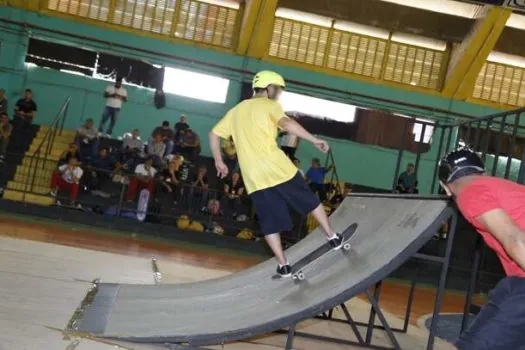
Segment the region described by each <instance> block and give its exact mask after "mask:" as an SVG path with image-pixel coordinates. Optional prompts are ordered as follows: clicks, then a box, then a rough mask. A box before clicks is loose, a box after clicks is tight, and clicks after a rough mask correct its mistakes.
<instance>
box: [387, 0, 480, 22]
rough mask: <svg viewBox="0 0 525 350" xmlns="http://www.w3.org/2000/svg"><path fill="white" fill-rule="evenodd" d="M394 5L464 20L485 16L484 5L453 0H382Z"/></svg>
mask: <svg viewBox="0 0 525 350" xmlns="http://www.w3.org/2000/svg"><path fill="white" fill-rule="evenodd" d="M382 1H384V2H390V3H393V4H397V5H401V6H407V7H414V8H418V9H420V10H426V11H432V12H438V13H443V14H446V15H451V16H458V17H464V18H479V17H482V16H483V14H484V10H483V8H484V6H483V5H473V4H467V3H464V2H459V1H452V0H425V1H421V0H382Z"/></svg>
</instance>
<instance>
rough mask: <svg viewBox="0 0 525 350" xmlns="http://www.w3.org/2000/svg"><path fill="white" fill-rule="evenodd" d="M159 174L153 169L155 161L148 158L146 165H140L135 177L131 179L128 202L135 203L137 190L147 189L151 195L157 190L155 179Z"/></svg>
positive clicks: (136, 169)
mask: <svg viewBox="0 0 525 350" xmlns="http://www.w3.org/2000/svg"><path fill="white" fill-rule="evenodd" d="M156 174H157V170H156V169H155V168H154V167H153V159H151V158H148V159H146V162H145V163H144V164H139V165H137V167H136V168H135V176H133V178H132V179H131V181H130V183H129V187H128V195H127V200H128V202H133V199H134V198H135V195H136V194H137V190H142V189H147V190H148V191H149V192H150V194H151V195H153V191H154V190H155V183H154V182H153V178H154V177H155V175H156Z"/></svg>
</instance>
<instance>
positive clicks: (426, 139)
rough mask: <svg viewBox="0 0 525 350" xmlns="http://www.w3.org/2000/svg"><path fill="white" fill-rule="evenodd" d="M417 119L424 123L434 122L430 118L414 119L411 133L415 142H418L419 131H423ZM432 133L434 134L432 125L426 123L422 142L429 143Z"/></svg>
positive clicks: (419, 137)
mask: <svg viewBox="0 0 525 350" xmlns="http://www.w3.org/2000/svg"><path fill="white" fill-rule="evenodd" d="M418 121H422V122H425V123H434V122H433V121H431V120H425V119H416V122H415V123H414V127H413V128H412V133H413V134H414V141H416V142H419V140H421V133H422V132H423V124H421V123H418ZM432 134H434V125H428V124H426V127H425V135H423V143H430V142H431V141H432Z"/></svg>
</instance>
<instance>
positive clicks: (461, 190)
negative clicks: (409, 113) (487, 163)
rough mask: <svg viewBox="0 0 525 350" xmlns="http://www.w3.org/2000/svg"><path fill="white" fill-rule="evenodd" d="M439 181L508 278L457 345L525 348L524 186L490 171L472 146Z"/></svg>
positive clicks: (442, 166) (453, 156) (443, 164)
mask: <svg viewBox="0 0 525 350" xmlns="http://www.w3.org/2000/svg"><path fill="white" fill-rule="evenodd" d="M439 180H440V184H441V186H442V187H443V189H444V190H445V191H446V193H447V194H448V195H449V196H452V198H453V199H454V201H455V202H456V203H457V205H458V208H459V210H460V211H461V213H462V214H463V216H464V217H465V219H466V220H467V221H468V222H470V223H471V224H472V225H473V226H474V228H475V229H476V231H478V232H479V234H480V235H481V236H482V237H483V239H484V241H485V243H486V244H487V245H488V246H489V247H490V248H491V249H492V250H494V251H495V252H496V254H497V255H498V257H499V260H500V261H501V264H502V265H503V268H504V270H505V273H506V275H507V276H506V277H505V278H504V279H503V280H501V281H500V282H499V283H498V285H497V286H496V287H495V288H494V289H493V290H492V291H491V292H490V294H489V300H488V302H487V304H486V305H485V306H484V307H483V308H482V309H481V312H480V313H479V314H478V315H477V317H476V319H475V320H474V322H473V324H472V325H471V326H470V327H469V328H468V329H467V330H466V331H465V332H463V333H462V334H461V335H460V337H459V339H458V341H457V343H456V347H457V348H458V349H460V350H467V349H468V350H470V349H476V350H481V349H491V350H496V349H524V348H525V186H522V185H519V184H517V183H514V182H511V181H508V180H505V179H500V178H496V177H492V176H487V175H486V173H485V168H484V164H483V162H482V160H481V159H480V158H479V157H478V155H477V154H476V153H474V152H473V151H471V150H470V149H468V148H461V149H458V150H456V151H453V152H452V153H450V154H448V155H447V156H446V157H445V158H443V159H442V160H441V161H440V163H439Z"/></svg>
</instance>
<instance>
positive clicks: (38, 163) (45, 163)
mask: <svg viewBox="0 0 525 350" xmlns="http://www.w3.org/2000/svg"><path fill="white" fill-rule="evenodd" d="M21 165H22V166H23V167H28V168H31V169H34V168H37V169H46V170H49V171H53V170H55V169H56V168H57V166H58V162H57V161H56V160H55V159H47V160H45V159H44V158H32V157H25V158H24V159H23V160H22V164H21Z"/></svg>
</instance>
